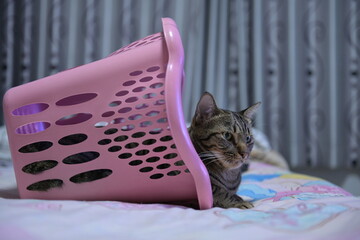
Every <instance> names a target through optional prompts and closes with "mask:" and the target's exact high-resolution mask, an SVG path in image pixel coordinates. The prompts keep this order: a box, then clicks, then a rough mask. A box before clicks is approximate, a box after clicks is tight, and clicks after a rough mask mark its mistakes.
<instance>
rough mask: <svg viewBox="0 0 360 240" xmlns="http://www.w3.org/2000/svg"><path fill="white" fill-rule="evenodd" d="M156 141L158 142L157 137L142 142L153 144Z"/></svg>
mask: <svg viewBox="0 0 360 240" xmlns="http://www.w3.org/2000/svg"><path fill="white" fill-rule="evenodd" d="M154 143H156V140H155V139H152V138H151V139H147V140H145V141H143V142H142V144H144V145H152V144H154Z"/></svg>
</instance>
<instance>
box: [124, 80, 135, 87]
mask: <svg viewBox="0 0 360 240" xmlns="http://www.w3.org/2000/svg"><path fill="white" fill-rule="evenodd" d="M135 83H136V81H135V80H129V81H126V82H124V83H123V86H125V87H128V86H131V85H134V84H135Z"/></svg>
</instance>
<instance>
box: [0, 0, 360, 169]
mask: <svg viewBox="0 0 360 240" xmlns="http://www.w3.org/2000/svg"><path fill="white" fill-rule="evenodd" d="M161 17H171V18H173V19H174V20H175V21H176V22H177V24H178V27H179V29H180V33H181V36H182V40H183V44H184V49H185V56H186V59H185V73H186V84H185V88H184V94H183V96H184V97H183V104H184V112H185V115H186V120H187V121H190V119H191V116H192V114H193V112H194V110H195V107H196V103H197V101H198V99H199V97H200V96H201V94H202V92H203V91H209V92H211V93H213V95H214V96H215V98H216V100H217V102H218V105H219V106H220V107H223V108H228V109H231V110H241V109H243V108H245V107H247V106H249V105H250V104H253V103H255V102H258V101H261V102H262V103H263V104H262V107H261V109H260V111H259V113H258V115H257V118H256V121H255V126H256V127H257V128H259V129H260V130H262V131H264V132H265V133H266V134H267V135H268V136H269V139H270V142H271V144H272V146H273V147H274V148H275V149H277V150H279V151H280V152H281V153H282V154H283V155H285V157H286V158H287V159H289V162H290V163H291V165H292V167H294V168H308V167H311V168H316V167H325V168H330V169H335V168H360V167H359V165H360V0H344V1H342V0H328V1H324V0H304V1H296V0H268V1H263V0H228V1H224V0H195V1H194V0H182V1H180V0H121V1H119V0H77V1H72V0H16V1H15V0H1V1H0V19H1V25H0V51H1V55H0V64H1V68H0V80H1V81H0V96H1V97H2V96H3V94H4V93H5V91H6V90H7V89H9V88H10V87H13V86H16V85H20V84H23V83H26V82H29V81H33V80H35V79H38V78H42V77H44V76H47V75H50V74H54V73H57V72H59V71H62V70H65V69H68V68H71V67H75V66H78V65H81V64H85V63H89V62H91V61H94V60H97V59H100V58H102V57H105V56H107V55H108V54H109V53H111V52H113V51H115V50H116V49H118V48H120V47H122V46H125V45H127V44H129V43H131V42H132V41H135V40H137V39H140V38H142V37H145V36H147V35H149V34H152V33H155V32H160V31H161ZM44 94H46V93H44ZM1 110H2V109H1ZM1 114H2V111H1ZM0 123H3V119H2V115H1V116H0Z"/></svg>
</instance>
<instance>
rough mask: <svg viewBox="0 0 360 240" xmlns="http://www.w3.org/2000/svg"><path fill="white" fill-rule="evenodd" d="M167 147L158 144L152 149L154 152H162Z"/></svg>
mask: <svg viewBox="0 0 360 240" xmlns="http://www.w3.org/2000/svg"><path fill="white" fill-rule="evenodd" d="M166 149H167V147H165V146H159V147H156V148H154V149H153V151H154V152H163V151H165V150H166Z"/></svg>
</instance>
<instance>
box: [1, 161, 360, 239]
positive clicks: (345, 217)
mask: <svg viewBox="0 0 360 240" xmlns="http://www.w3.org/2000/svg"><path fill="white" fill-rule="evenodd" d="M238 194H239V195H240V196H242V197H243V198H244V199H246V200H249V201H252V202H253V204H254V205H255V207H254V208H252V209H249V210H241V209H234V208H231V209H222V208H212V209H208V210H194V209H192V208H186V207H183V206H175V205H166V204H133V203H126V202H117V201H93V202H92V201H57V200H51V201H50V200H34V199H18V197H17V192H16V182H15V176H14V173H13V170H12V167H11V166H9V165H8V166H3V167H0V239H4V240H13V239H21V240H23V239H27V240H42V239H59V240H60V239H61V240H63V239H86V240H92V239H94V240H95V239H181V240H186V239H217V240H218V239H327V240H330V239H334V240H335V239H360V228H359V226H360V198H358V197H354V196H352V195H351V194H350V193H348V192H346V191H345V190H343V189H342V188H340V187H338V186H336V185H334V184H332V183H330V182H328V181H325V180H323V179H319V178H316V177H312V176H307V175H301V174H297V173H294V172H291V171H288V170H283V169H280V168H276V167H273V166H270V165H266V164H262V163H252V164H251V165H250V169H249V170H248V171H247V172H246V173H245V174H244V175H243V181H242V183H241V185H240V188H239V190H238Z"/></svg>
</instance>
